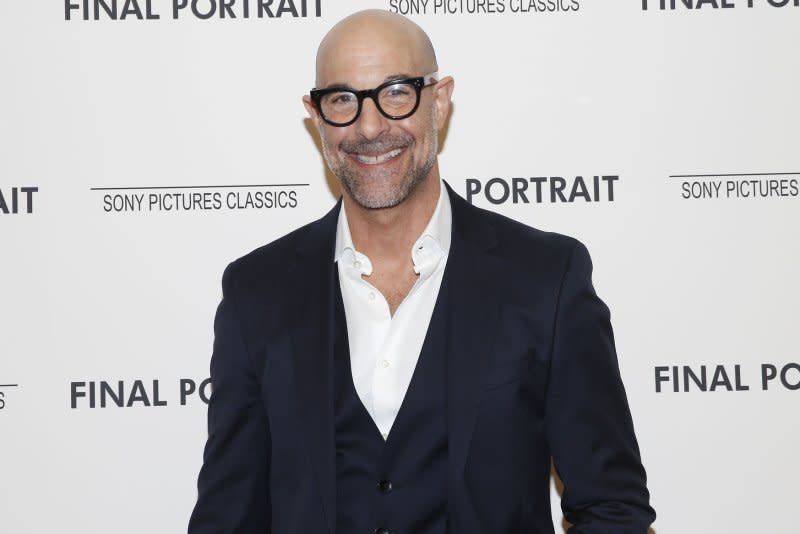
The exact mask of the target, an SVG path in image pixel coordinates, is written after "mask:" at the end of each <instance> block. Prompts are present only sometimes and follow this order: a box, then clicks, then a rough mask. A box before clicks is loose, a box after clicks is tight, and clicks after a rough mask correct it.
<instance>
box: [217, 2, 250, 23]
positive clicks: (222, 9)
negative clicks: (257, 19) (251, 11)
mask: <svg viewBox="0 0 800 534" xmlns="http://www.w3.org/2000/svg"><path fill="white" fill-rule="evenodd" d="M235 3H236V0H219V16H220V18H223V19H224V18H225V14H226V13H227V14H228V16H229V17H230V18H232V19H235V18H236V14H235V13H234V12H233V7H232V6H233V4H235ZM245 5H247V0H245Z"/></svg>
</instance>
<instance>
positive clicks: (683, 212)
mask: <svg viewBox="0 0 800 534" xmlns="http://www.w3.org/2000/svg"><path fill="white" fill-rule="evenodd" d="M799 3H800V2H798V0H627V1H624V2H623V1H599V0H370V1H366V0H362V1H352V2H341V1H337V2H334V1H333V0H263V1H262V0H138V1H137V0H116V1H115V0H104V1H101V0H64V1H62V0H46V1H36V2H32V1H27V2H10V1H4V2H2V3H0V518H2V519H0V523H2V526H0V529H2V531H3V532H8V533H11V534H41V533H45V532H67V533H81V534H88V533H97V534H101V533H102V534H106V533H109V532H113V533H115V534H127V533H130V534H140V533H142V532H153V533H162V532H163V533H172V532H182V531H184V530H185V528H186V523H187V520H188V517H189V514H190V512H191V509H192V505H193V502H194V499H195V496H196V486H195V484H196V477H197V472H198V469H199V467H200V465H201V458H202V448H203V445H204V440H205V435H206V421H205V412H206V403H207V402H208V398H209V396H210V395H211V390H210V387H209V381H208V362H209V357H210V353H211V345H212V335H213V334H212V321H213V315H214V311H215V308H216V305H217V303H218V301H219V298H220V296H221V295H220V293H221V292H220V285H219V282H220V276H221V274H222V271H223V269H224V267H225V265H226V264H227V263H228V262H230V261H231V260H233V259H235V258H237V257H239V256H241V255H243V254H245V253H247V252H248V251H250V250H251V249H253V248H255V247H257V246H259V245H261V244H263V243H266V242H269V241H271V240H273V239H275V238H277V237H279V236H281V235H283V234H285V233H287V232H288V231H290V230H292V229H294V228H295V227H297V226H299V225H301V224H304V223H306V222H308V221H311V220H313V219H315V218H317V217H319V216H320V215H321V214H322V213H324V212H325V211H327V210H328V209H329V208H330V207H331V206H332V205H333V203H334V201H335V198H336V196H337V194H338V191H337V186H336V181H335V179H334V178H333V177H331V176H330V174H328V173H326V171H325V168H324V164H323V161H322V157H321V155H320V152H319V146H318V142H317V140H316V139H315V136H314V134H313V128H312V127H311V125H310V123H309V122H308V120H307V119H306V116H305V110H304V109H303V106H302V105H301V96H302V95H303V94H304V93H306V92H307V91H308V90H309V89H310V88H311V86H312V84H313V81H314V54H315V50H316V46H317V43H318V42H319V40H320V38H321V37H322V36H323V35H324V33H325V32H326V31H327V30H328V28H329V27H330V26H331V25H332V24H333V23H334V22H335V21H337V20H339V19H340V18H342V17H343V16H345V15H347V14H349V13H351V12H353V11H355V10H358V9H362V8H369V7H377V8H383V9H388V10H391V11H394V12H398V13H402V14H404V15H407V16H409V17H411V18H412V19H413V20H414V21H416V22H417V23H419V24H420V25H421V26H422V27H423V28H425V29H426V30H427V31H428V33H429V34H430V36H431V38H432V40H433V42H434V45H435V46H436V48H437V50H438V55H439V65H440V72H441V73H442V74H443V75H445V74H448V75H452V76H453V77H454V78H455V80H456V90H455V93H454V108H453V115H452V118H451V120H450V122H449V125H448V128H447V131H446V135H445V139H444V141H443V144H442V146H441V155H440V161H441V168H442V174H443V176H444V177H445V179H446V180H448V181H449V183H450V184H452V185H453V186H454V188H455V189H456V191H458V192H459V193H460V194H462V195H463V196H465V197H466V198H467V199H468V200H469V201H470V202H472V203H474V204H476V205H479V206H482V207H486V208H488V209H491V210H495V211H497V212H500V213H503V214H505V215H508V216H510V217H513V218H515V219H518V220H520V221H522V222H524V223H527V224H530V225H533V226H536V227H539V228H542V229H546V230H553V231H558V232H561V233H566V234H570V235H573V236H575V237H577V238H579V239H581V240H582V241H583V242H584V243H586V244H587V246H588V247H589V250H590V251H591V253H592V256H593V259H594V263H595V273H594V281H595V286H596V288H597V290H598V293H599V294H600V296H601V297H603V298H604V299H605V300H606V302H607V303H608V304H609V306H610V308H611V311H612V321H613V325H614V328H615V333H616V338H617V344H618V352H619V359H620V367H621V370H622V375H623V379H624V381H625V384H626V387H627V392H628V396H629V400H630V404H631V408H632V412H633V417H634V421H635V425H636V430H637V434H638V438H639V443H640V447H641V449H642V455H643V460H644V464H645V467H646V468H647V472H648V478H649V487H650V490H651V493H652V502H653V505H654V507H655V508H656V509H657V511H658V513H659V518H658V520H657V522H656V523H655V524H654V525H653V528H654V531H655V532H656V533H657V534H694V533H707V532H708V533H710V532H714V533H720V532H723V533H725V534H753V533H761V532H769V533H770V534H792V533H797V532H800V525H798V521H797V515H796V508H797V502H798V498H800V491H798V489H797V487H798V479H800V462H798V450H800V429H798V425H797V417H798V415H797V414H798V407H800V352H799V351H798V328H800V324H799V323H800V321H799V320H800V311H798V303H799V302H800V280H798V269H799V268H800V213H799V212H798V208H800V198H799V197H800V183H799V182H800V146H799V145H800V130H799V129H798V128H799V127H800V99H799V98H798V95H800V60H799V59H798V57H799V56H798V50H800V6H799V5H798V4H799ZM553 517H554V521H555V522H556V524H557V525H558V528H559V529H560V528H563V525H562V520H561V514H560V510H559V498H558V489H557V486H556V484H555V483H554V484H553ZM279 534H286V533H279Z"/></svg>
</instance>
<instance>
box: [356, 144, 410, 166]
mask: <svg viewBox="0 0 800 534" xmlns="http://www.w3.org/2000/svg"><path fill="white" fill-rule="evenodd" d="M402 151H403V149H402V148H396V149H394V150H390V151H389V152H387V153H386V154H380V155H378V156H367V155H365V154H356V155H355V156H356V159H357V160H358V161H360V162H361V163H366V164H367V165H377V164H378V163H383V162H385V161H389V160H390V159H392V158H396V157H397V156H399V155H400V152H402Z"/></svg>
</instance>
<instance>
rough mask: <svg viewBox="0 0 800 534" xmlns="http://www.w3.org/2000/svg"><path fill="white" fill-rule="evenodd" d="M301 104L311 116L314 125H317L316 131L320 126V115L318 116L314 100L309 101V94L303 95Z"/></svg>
mask: <svg viewBox="0 0 800 534" xmlns="http://www.w3.org/2000/svg"><path fill="white" fill-rule="evenodd" d="M303 106H305V108H306V112H307V113H308V116H309V117H311V121H312V122H313V123H314V126H316V127H317V131H319V130H320V128H321V127H322V117H320V116H319V111H317V106H315V105H314V102H312V101H311V97H310V96H309V95H303Z"/></svg>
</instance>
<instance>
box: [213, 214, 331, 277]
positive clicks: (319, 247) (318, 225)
mask: <svg viewBox="0 0 800 534" xmlns="http://www.w3.org/2000/svg"><path fill="white" fill-rule="evenodd" d="M338 212H339V203H337V204H336V205H335V206H334V207H333V208H332V209H331V210H330V211H329V212H328V213H327V214H325V215H324V216H323V217H321V218H320V219H317V220H315V221H312V222H310V223H308V224H306V225H304V226H301V227H300V228H297V229H296V230H293V231H291V232H289V233H288V234H286V235H284V236H282V237H279V238H278V239H275V240H274V241H272V242H270V243H267V244H266V245H262V246H261V247H258V248H257V249H255V250H253V251H251V252H249V253H248V254H245V255H244V256H242V257H240V258H238V259H236V260H234V261H232V262H231V263H230V264H229V265H228V267H227V268H226V269H225V273H224V275H223V279H222V281H223V287H225V286H226V285H228V286H230V285H234V286H237V287H244V288H245V289H250V290H252V289H255V288H256V287H257V286H259V285H262V284H264V283H268V282H274V281H275V280H281V279H284V280H285V279H286V278H285V277H287V276H291V274H292V273H294V272H296V270H297V266H298V262H302V261H312V262H313V261H320V259H323V258H329V259H330V261H331V262H333V243H334V241H333V239H334V237H335V230H336V219H337V216H338ZM303 256H305V257H303ZM281 277H284V278H281Z"/></svg>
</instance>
